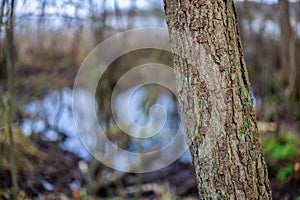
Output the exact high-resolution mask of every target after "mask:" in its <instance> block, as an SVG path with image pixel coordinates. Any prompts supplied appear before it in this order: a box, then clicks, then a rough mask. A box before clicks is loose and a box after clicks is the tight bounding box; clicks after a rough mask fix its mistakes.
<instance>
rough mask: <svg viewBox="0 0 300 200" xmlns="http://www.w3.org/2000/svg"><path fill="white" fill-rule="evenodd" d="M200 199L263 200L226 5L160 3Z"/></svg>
mask: <svg viewBox="0 0 300 200" xmlns="http://www.w3.org/2000/svg"><path fill="white" fill-rule="evenodd" d="M164 5H165V14H166V19H167V24H168V28H169V32H170V39H171V46H172V51H173V57H174V69H175V75H176V81H177V90H178V96H179V103H180V105H181V112H182V117H183V120H184V122H185V131H186V136H187V140H188V142H189V144H190V151H191V155H192V157H193V163H194V167H195V173H196V178H197V181H198V189H199V195H200V198H201V199H271V190H270V185H269V180H268V174H267V167H266V163H265V160H264V156H263V153H262V150H261V145H260V142H259V138H258V133H257V125H256V118H255V114H254V109H253V100H252V97H251V93H250V84H249V80H248V73H247V69H246V64H245V61H244V56H243V50H242V46H241V40H240V35H239V31H238V27H237V18H236V13H235V8H234V5H233V2H232V1H231V0H225V1H223V0H212V1H208V0H193V1H188V0H164Z"/></svg>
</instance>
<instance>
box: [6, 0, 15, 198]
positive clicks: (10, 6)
mask: <svg viewBox="0 0 300 200" xmlns="http://www.w3.org/2000/svg"><path fill="white" fill-rule="evenodd" d="M6 7H7V17H6V18H7V20H6V23H5V59H6V67H7V69H6V71H7V104H6V113H7V124H8V132H9V139H10V148H11V149H10V164H11V179H12V193H13V197H14V199H17V194H18V182H17V168H16V161H15V148H14V146H15V145H14V137H13V131H12V123H13V121H14V114H13V72H14V65H15V50H14V44H13V38H14V37H13V36H14V31H13V30H14V0H10V1H9V0H7V1H6Z"/></svg>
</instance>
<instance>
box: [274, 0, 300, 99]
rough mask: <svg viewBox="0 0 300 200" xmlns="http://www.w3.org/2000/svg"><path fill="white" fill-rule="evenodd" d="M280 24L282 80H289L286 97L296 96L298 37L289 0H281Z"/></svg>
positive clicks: (279, 2) (279, 3)
mask: <svg viewBox="0 0 300 200" xmlns="http://www.w3.org/2000/svg"><path fill="white" fill-rule="evenodd" d="M278 6H279V26H280V33H281V35H280V54H281V57H280V58H281V59H280V61H281V67H282V74H281V79H282V80H281V81H283V82H287V87H286V89H285V92H284V96H285V98H286V99H288V98H290V97H291V96H295V92H296V91H295V82H296V77H297V70H296V60H295V44H296V37H295V33H294V31H293V27H292V26H291V20H290V9H289V1H288V0H279V1H278Z"/></svg>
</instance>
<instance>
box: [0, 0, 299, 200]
mask: <svg viewBox="0 0 300 200" xmlns="http://www.w3.org/2000/svg"><path fill="white" fill-rule="evenodd" d="M235 6H236V9H237V14H238V21H239V27H240V33H241V36H242V41H243V47H244V54H245V57H246V62H247V65H248V70H249V76H250V80H251V85H252V94H253V96H254V102H255V109H256V114H257V119H258V121H259V123H258V128H259V132H260V136H261V141H262V143H263V150H264V152H265V156H266V160H267V163H268V168H269V178H270V181H271V185H272V190H273V198H274V199H298V200H299V199H300V140H299V137H300V112H299V111H300V87H299V85H300V56H299V57H298V55H300V2H299V1H292V2H288V1H287V0H279V2H277V1H272V0H270V1H247V0H245V1H236V2H235ZM137 27H165V28H166V22H165V16H164V11H163V4H162V1H161V0H101V1H96V0H30V1H29V0H0V199H11V197H12V195H14V196H15V197H18V199H27V198H28V199H126V198H127V199H131V198H135V199H197V198H198V196H197V188H196V182H195V177H194V172H193V166H192V164H191V158H190V155H189V153H188V152H187V153H186V154H184V155H183V156H182V157H181V158H179V159H178V160H177V161H175V162H174V163H172V164H171V165H169V166H167V167H165V168H163V169H161V170H158V171H154V172H147V173H143V174H133V173H132V174H131V173H123V172H119V171H116V170H114V169H111V168H109V167H107V166H105V165H103V164H101V163H100V162H98V161H97V160H96V159H94V158H93V157H91V156H90V154H89V153H88V151H87V150H86V148H85V147H83V145H82V144H81V142H80V139H79V137H78V135H77V134H76V128H75V125H74V122H73V116H72V91H73V90H75V89H76V88H73V84H74V79H75V76H76V73H77V71H78V69H79V67H80V64H81V63H82V61H83V60H84V59H85V57H86V56H87V55H88V53H89V52H90V51H91V50H92V49H93V48H94V47H95V46H96V45H97V44H99V43H100V42H101V41H103V40H104V39H106V38H108V37H109V36H111V35H113V34H115V33H118V32H120V31H124V30H128V29H131V28H137ZM145 39H147V38H145ZM149 61H151V62H155V61H156V62H158V63H162V64H166V65H169V66H172V57H171V55H170V54H169V53H166V52H162V51H159V50H155V49H143V50H140V51H132V52H130V53H128V54H126V55H123V56H121V57H119V58H118V59H117V60H115V61H114V62H113V63H112V64H111V65H110V66H109V68H108V70H107V71H106V72H105V74H104V76H103V77H102V78H101V80H100V82H99V85H98V89H97V94H96V99H97V104H98V106H97V109H98V114H99V116H101V117H100V118H99V123H100V124H101V123H102V124H104V125H105V127H106V129H105V131H106V134H107V136H108V137H109V139H110V140H111V141H113V142H114V143H115V144H117V145H118V146H119V147H122V148H123V149H127V150H130V151H133V152H139V151H149V150H153V149H156V148H160V147H162V146H164V145H165V144H166V143H168V142H169V141H170V138H172V136H173V135H174V133H176V130H177V129H178V123H179V122H180V112H179V106H178V102H177V100H176V98H175V96H174V95H173V94H172V93H170V92H169V91H166V90H164V89H161V88H160V87H159V86H155V85H148V86H146V87H144V88H141V89H139V92H138V93H137V94H136V97H134V98H136V100H135V103H136V105H135V107H132V108H130V109H131V110H133V112H134V113H135V116H136V118H138V119H139V120H140V121H138V120H137V123H141V124H145V123H147V120H148V117H147V116H148V113H149V108H150V107H151V105H153V104H154V103H159V104H162V105H163V106H164V107H165V108H166V110H167V114H168V117H167V123H166V127H164V129H163V133H162V134H159V135H158V136H156V137H154V138H151V139H147V140H144V139H139V140H137V139H132V138H130V137H127V136H124V135H126V134H124V133H123V132H122V131H121V130H120V129H119V128H118V127H117V126H116V123H115V122H114V120H113V117H112V113H111V110H110V108H111V93H112V90H113V88H114V85H115V84H116V82H117V81H118V80H119V78H120V77H121V76H122V74H124V73H126V72H127V71H128V70H130V69H131V68H132V67H134V66H137V65H139V64H144V63H147V62H149ZM82 95H88V94H86V93H85V92H84V91H82ZM123 95H126V92H125V94H123ZM122 98H123V97H122V95H120V97H118V99H119V100H116V105H117V104H118V101H121V102H122ZM87 103H88V102H87ZM121 104H122V103H121ZM118 108H120V106H119V107H118V106H116V109H118ZM86 121H87V122H86V123H87V124H86V127H87V129H86V131H93V125H92V124H90V123H89V122H88V119H87V120H86ZM166 135H167V136H166ZM12 136H13V137H12ZM12 139H13V140H12ZM87 140H88V141H89V142H90V144H91V145H90V146H88V147H87V148H88V149H89V151H93V150H94V149H95V148H97V147H95V145H94V144H93V138H87ZM101 145H104V146H105V144H101ZM111 159H115V158H114V156H113V155H112V158H111ZM119 162H120V163H119V164H120V165H121V164H122V163H121V162H122V161H119Z"/></svg>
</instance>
